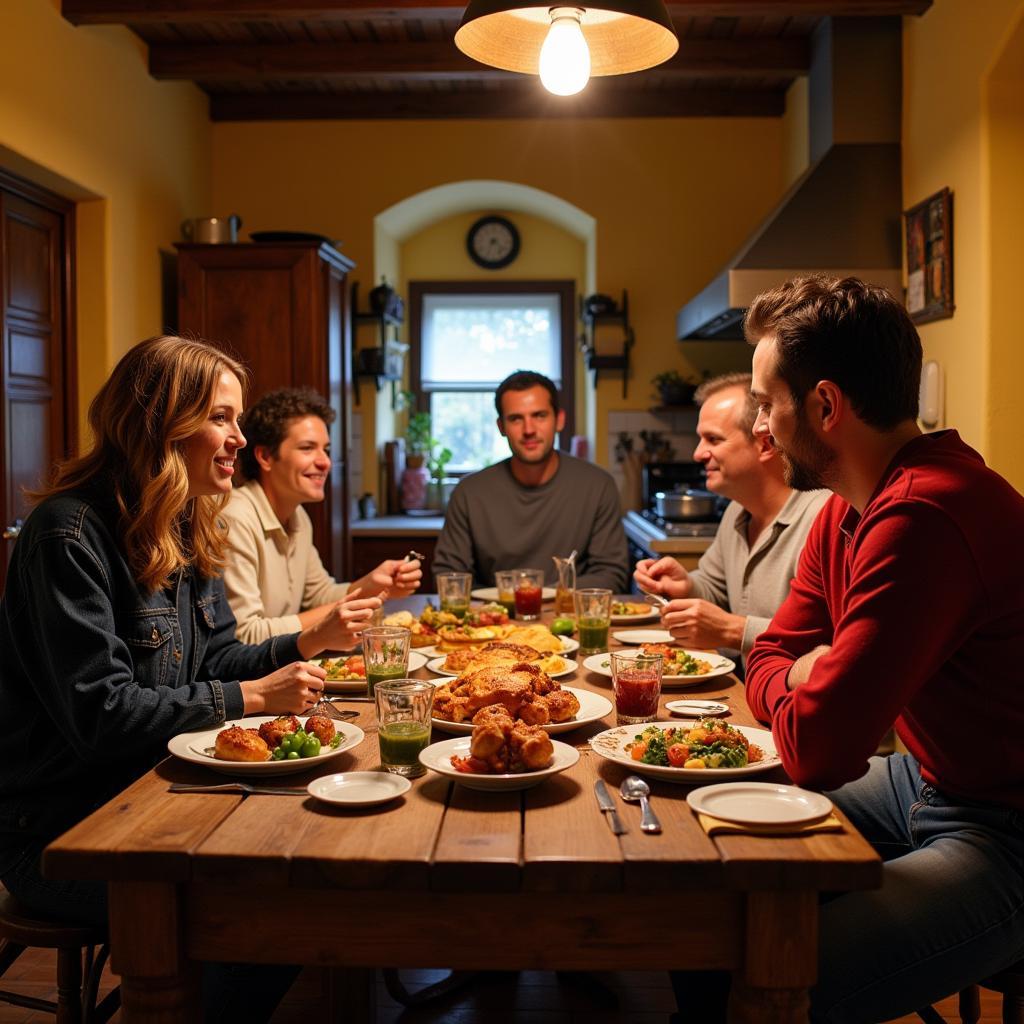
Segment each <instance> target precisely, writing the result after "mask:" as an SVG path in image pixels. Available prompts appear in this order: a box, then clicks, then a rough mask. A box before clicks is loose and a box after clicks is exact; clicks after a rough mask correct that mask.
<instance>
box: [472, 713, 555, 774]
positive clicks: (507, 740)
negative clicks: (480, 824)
mask: <svg viewBox="0 0 1024 1024" xmlns="http://www.w3.org/2000/svg"><path fill="white" fill-rule="evenodd" d="M469 754H470V756H469V757H458V756H457V755H453V756H452V766H453V767H454V768H455V769H456V770H457V771H460V772H471V773H475V774H491V775H505V774H508V773H509V772H512V773H517V772H536V771H540V769H542V768H547V766H548V765H549V764H550V763H551V759H552V758H553V757H554V755H555V748H554V747H553V746H552V744H551V737H550V736H548V734H547V733H546V732H545V731H544V730H543V729H542V728H541V727H540V726H539V725H527V724H526V723H525V722H514V721H513V720H512V718H511V717H510V716H509V714H508V711H507V710H506V709H505V708H504V706H502V705H501V704H491V705H489V706H487V707H485V708H482V709H481V710H480V711H478V712H477V714H476V716H475V717H474V719H473V735H472V737H470V741H469Z"/></svg>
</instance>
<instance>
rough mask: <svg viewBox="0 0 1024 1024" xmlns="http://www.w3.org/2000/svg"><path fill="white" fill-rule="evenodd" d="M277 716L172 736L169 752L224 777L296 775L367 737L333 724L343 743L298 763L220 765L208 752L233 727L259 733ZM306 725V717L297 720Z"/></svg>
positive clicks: (354, 727)
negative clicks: (218, 736)
mask: <svg viewBox="0 0 1024 1024" xmlns="http://www.w3.org/2000/svg"><path fill="white" fill-rule="evenodd" d="M277 717H278V716H277V715H254V716H252V717H251V718H236V719H233V720H232V721H230V722H225V723H224V724H223V725H219V726H217V728H216V729H200V730H198V731H196V732H182V733H179V734H178V735H177V736H172V737H171V739H169V740H168V741H167V749H168V750H169V751H170V752H171V753H172V754H173V755H174V756H175V757H178V758H180V759H181V760H182V761H189V762H190V763H192V764H200V765H202V766H203V767H204V768H211V769H212V770H213V771H215V772H220V773H221V774H223V775H293V774H295V773H296V772H303V771H308V770H309V769H310V768H315V767H317V766H319V765H321V764H323V763H324V762H325V761H329V760H331V759H332V758H335V757H337V756H338V755H339V754H344V753H345V751H346V750H351V749H352V748H353V747H355V746H358V745H359V744H360V743H362V742H363V739H364V738H365V734H364V732H363V730H362V729H360V728H359V726H358V725H351V724H350V723H348V722H336V721H334V720H333V719H332V720H331V721H332V723H333V725H334V728H335V730H337V732H338V733H339V734H340V735H341V742H340V743H339V744H338V746H337V747H333V748H332V747H328V746H324V747H321V749H320V753H319V754H317V756H316V757H300V758H298V759H297V760H295V761H221V760H220V759H219V758H216V757H214V756H213V754H212V753H210V752H209V751H212V750H213V747H214V744H215V743H216V742H217V734H218V733H219V732H221V731H223V730H224V729H229V728H230V727H231V726H233V725H240V726H241V727H242V728H243V729H258V728H259V727H260V726H261V725H262V724H263V723H264V722H273V721H274V719H275V718H277ZM297 717H298V719H299V721H300V722H301V723H302V724H303V725H304V724H305V721H304V719H305V717H307V716H302V715H299V716H297Z"/></svg>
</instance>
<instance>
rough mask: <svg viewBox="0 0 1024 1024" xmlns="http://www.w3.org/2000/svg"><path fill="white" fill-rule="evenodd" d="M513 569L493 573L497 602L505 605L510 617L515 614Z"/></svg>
mask: <svg viewBox="0 0 1024 1024" xmlns="http://www.w3.org/2000/svg"><path fill="white" fill-rule="evenodd" d="M517 575H518V573H517V571H516V570H515V569H502V570H500V571H499V572H496V573H495V574H494V587H495V589H496V590H497V591H498V604H501V605H504V606H505V611H507V612H508V614H509V616H510V618H515V615H516V576H517Z"/></svg>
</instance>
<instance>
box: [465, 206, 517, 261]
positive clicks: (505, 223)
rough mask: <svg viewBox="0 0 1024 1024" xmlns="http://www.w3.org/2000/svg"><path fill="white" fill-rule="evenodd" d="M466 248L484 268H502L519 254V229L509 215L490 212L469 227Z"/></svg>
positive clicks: (472, 257)
mask: <svg viewBox="0 0 1024 1024" xmlns="http://www.w3.org/2000/svg"><path fill="white" fill-rule="evenodd" d="M466 250H467V251H468V253H469V256H470V259H472V260H473V262H474V263H476V264H477V265H478V266H481V267H483V268H484V270H500V269H501V268H502V267H507V266H508V265H509V264H510V263H511V262H512V261H513V260H514V259H515V258H516V257H517V256H518V255H519V231H518V229H517V228H516V226H515V224H513V223H512V221H510V220H509V219H508V218H507V217H498V216H495V215H494V214H488V215H487V216H486V217H481V218H480V219H479V220H478V221H476V222H474V224H473V226H472V227H471V228H470V229H469V234H468V235H466Z"/></svg>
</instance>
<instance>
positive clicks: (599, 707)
mask: <svg viewBox="0 0 1024 1024" xmlns="http://www.w3.org/2000/svg"><path fill="white" fill-rule="evenodd" d="M562 689H563V690H568V691H569V692H570V693H574V694H576V699H577V700H578V701H579V702H580V709H579V711H577V712H576V716H575V718H572V719H570V720H569V721H568V722H548V724H547V725H543V726H541V728H542V729H544V730H545V731H546V732H549V733H558V732H569V731H570V730H571V729H578V728H579V727H580V726H581V725H589V724H590V723H591V722H597V721H599V720H600V719H602V718H604V716H605V715H607V714H610V713H611V710H612V702H611V701H610V700H609V699H608V698H607V697H602V696H601V694H599V693H594V692H593V691H592V690H578V689H576V687H574V686H563V687H562ZM433 722H434V728H436V729H438V730H440V731H441V732H455V733H461V734H463V735H466V734H468V733H471V732H472V731H473V723H472V722H446V721H445V720H444V719H443V718H435V719H433Z"/></svg>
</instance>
